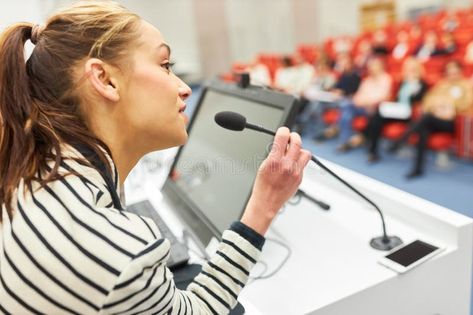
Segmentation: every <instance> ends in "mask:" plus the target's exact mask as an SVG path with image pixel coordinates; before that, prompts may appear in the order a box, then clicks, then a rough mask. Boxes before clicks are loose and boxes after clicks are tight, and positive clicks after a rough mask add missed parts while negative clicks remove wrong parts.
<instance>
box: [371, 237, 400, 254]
mask: <svg viewBox="0 0 473 315" xmlns="http://www.w3.org/2000/svg"><path fill="white" fill-rule="evenodd" d="M401 244H402V240H401V239H400V238H399V237H397V236H387V237H384V236H379V237H375V238H373V239H372V240H371V241H370V245H371V247H373V248H374V249H377V250H384V251H387V250H391V249H393V248H394V247H396V246H399V245H401Z"/></svg>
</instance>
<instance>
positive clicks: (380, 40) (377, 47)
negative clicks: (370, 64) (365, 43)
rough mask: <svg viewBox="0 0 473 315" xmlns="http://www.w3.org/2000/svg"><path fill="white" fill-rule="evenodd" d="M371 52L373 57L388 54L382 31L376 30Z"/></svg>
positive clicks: (384, 33) (385, 37) (385, 39)
mask: <svg viewBox="0 0 473 315" xmlns="http://www.w3.org/2000/svg"><path fill="white" fill-rule="evenodd" d="M371 45H372V52H373V54H374V55H375V56H386V55H388V54H389V47H388V43H387V35H386V32H384V31H383V30H378V31H376V32H375V33H374V35H373V42H372V44H371Z"/></svg>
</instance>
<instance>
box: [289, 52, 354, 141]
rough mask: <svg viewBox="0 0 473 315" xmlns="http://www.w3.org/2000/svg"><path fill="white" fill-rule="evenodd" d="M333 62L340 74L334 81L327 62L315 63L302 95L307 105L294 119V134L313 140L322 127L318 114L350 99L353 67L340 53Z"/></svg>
mask: <svg viewBox="0 0 473 315" xmlns="http://www.w3.org/2000/svg"><path fill="white" fill-rule="evenodd" d="M336 63H337V64H338V67H339V69H340V71H341V74H340V76H339V79H338V80H336V77H335V75H334V73H333V71H332V70H331V68H330V66H329V63H328V60H321V61H320V62H319V63H318V64H317V69H318V70H316V76H315V79H314V83H313V84H312V86H311V87H310V88H309V89H307V90H306V91H305V92H304V93H303V96H304V97H305V98H306V99H307V100H308V101H309V104H308V105H307V108H306V109H305V110H304V111H303V112H302V114H301V115H299V117H298V120H297V125H298V131H299V132H301V134H302V135H305V136H309V137H314V136H315V137H317V135H319V134H320V132H321V131H322V128H324V122H323V119H322V115H323V113H324V112H325V110H327V109H328V108H334V107H338V102H339V101H340V100H341V99H343V98H345V97H351V95H353V93H355V92H356V90H357V89H358V86H359V84H360V77H359V75H358V73H357V72H356V71H355V69H354V67H353V63H352V61H351V58H350V56H349V55H348V54H346V53H341V54H339V55H338V56H337V61H336Z"/></svg>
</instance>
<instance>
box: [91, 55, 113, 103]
mask: <svg viewBox="0 0 473 315" xmlns="http://www.w3.org/2000/svg"><path fill="white" fill-rule="evenodd" d="M85 73H87V74H88V75H87V79H88V81H89V83H90V85H91V86H92V87H93V88H94V89H95V91H96V92H97V93H98V94H99V95H101V96H102V97H104V98H106V99H107V100H109V101H111V102H118V101H119V100H120V94H119V93H118V80H117V79H116V78H115V77H114V76H113V74H112V73H113V71H112V68H111V67H110V66H109V65H107V64H105V63H104V62H103V61H102V60H100V59H97V58H90V59H89V60H87V62H86V63H85Z"/></svg>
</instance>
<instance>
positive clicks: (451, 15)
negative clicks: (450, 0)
mask: <svg viewBox="0 0 473 315" xmlns="http://www.w3.org/2000/svg"><path fill="white" fill-rule="evenodd" d="M439 24H440V27H441V28H442V30H444V31H445V32H453V31H454V30H456V29H457V28H458V26H459V25H460V21H459V20H458V17H457V16H456V14H455V11H454V10H447V14H446V15H445V17H443V18H442V19H441V20H440V23H439Z"/></svg>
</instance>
